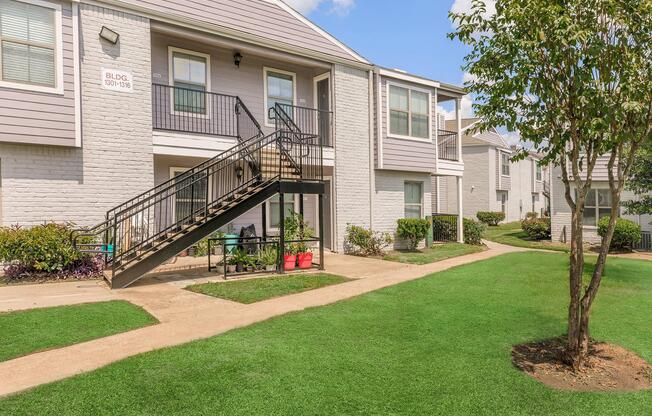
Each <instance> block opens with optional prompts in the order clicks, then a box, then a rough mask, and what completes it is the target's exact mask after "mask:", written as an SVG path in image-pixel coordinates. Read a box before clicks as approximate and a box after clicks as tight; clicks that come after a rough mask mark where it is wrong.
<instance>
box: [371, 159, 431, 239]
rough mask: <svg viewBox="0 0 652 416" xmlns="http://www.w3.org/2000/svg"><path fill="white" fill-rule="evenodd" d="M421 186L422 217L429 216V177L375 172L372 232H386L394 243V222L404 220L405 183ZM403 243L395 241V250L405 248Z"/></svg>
mask: <svg viewBox="0 0 652 416" xmlns="http://www.w3.org/2000/svg"><path fill="white" fill-rule="evenodd" d="M406 181H411V182H421V183H422V184H423V210H424V211H423V215H424V217H425V216H428V215H430V214H431V212H430V208H431V207H432V188H431V182H430V175H429V174H426V173H412V172H398V171H382V170H377V171H376V194H375V196H374V213H373V214H374V230H376V231H383V232H388V233H390V234H391V235H392V236H394V238H395V241H396V226H397V224H396V222H397V220H398V219H399V218H405V199H404V198H405V182H406ZM405 247H406V246H405V242H403V241H396V243H395V248H405Z"/></svg>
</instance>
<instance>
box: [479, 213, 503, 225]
mask: <svg viewBox="0 0 652 416" xmlns="http://www.w3.org/2000/svg"><path fill="white" fill-rule="evenodd" d="M476 215H477V217H478V219H479V220H480V222H483V223H485V224H487V225H498V224H499V223H500V222H501V221H504V220H505V213H504V212H499V211H497V212H494V211H483V212H478V213H477V214H476Z"/></svg>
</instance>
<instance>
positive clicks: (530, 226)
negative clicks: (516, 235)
mask: <svg viewBox="0 0 652 416" xmlns="http://www.w3.org/2000/svg"><path fill="white" fill-rule="evenodd" d="M521 228H522V229H523V231H525V233H526V234H527V235H528V237H530V238H531V239H533V240H549V239H550V237H551V232H550V218H536V217H535V218H529V219H524V220H523V221H521Z"/></svg>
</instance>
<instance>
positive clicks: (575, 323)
mask: <svg viewBox="0 0 652 416" xmlns="http://www.w3.org/2000/svg"><path fill="white" fill-rule="evenodd" d="M582 244H583V235H582V215H581V213H580V211H579V209H575V210H574V211H573V214H572V221H571V254H570V287H569V289H570V304H569V306H568V348H567V352H566V360H567V362H568V364H570V365H571V366H572V367H573V369H574V370H577V369H579V368H580V367H581V365H582V361H583V356H584V354H583V351H582V345H581V343H580V337H581V329H580V317H581V302H580V299H581V296H582V275H583V274H584V247H583V245H582Z"/></svg>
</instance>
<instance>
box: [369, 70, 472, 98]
mask: <svg viewBox="0 0 652 416" xmlns="http://www.w3.org/2000/svg"><path fill="white" fill-rule="evenodd" d="M378 72H379V73H380V75H382V76H386V77H389V78H395V79H400V80H403V81H409V82H413V83H415V84H420V85H425V86H428V87H434V88H439V89H442V90H445V91H447V92H449V93H452V94H453V95H457V96H463V95H466V90H465V89H464V88H462V87H458V86H455V85H451V84H445V83H442V82H439V81H437V80H434V79H430V78H426V77H422V76H420V75H414V74H410V73H408V72H406V71H401V70H399V69H389V68H383V67H378Z"/></svg>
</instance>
